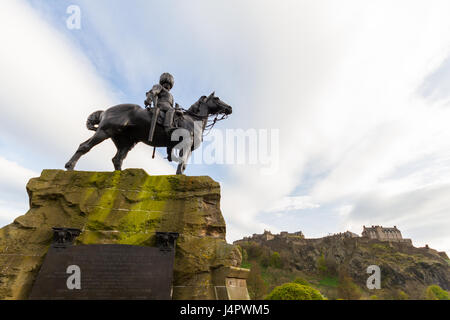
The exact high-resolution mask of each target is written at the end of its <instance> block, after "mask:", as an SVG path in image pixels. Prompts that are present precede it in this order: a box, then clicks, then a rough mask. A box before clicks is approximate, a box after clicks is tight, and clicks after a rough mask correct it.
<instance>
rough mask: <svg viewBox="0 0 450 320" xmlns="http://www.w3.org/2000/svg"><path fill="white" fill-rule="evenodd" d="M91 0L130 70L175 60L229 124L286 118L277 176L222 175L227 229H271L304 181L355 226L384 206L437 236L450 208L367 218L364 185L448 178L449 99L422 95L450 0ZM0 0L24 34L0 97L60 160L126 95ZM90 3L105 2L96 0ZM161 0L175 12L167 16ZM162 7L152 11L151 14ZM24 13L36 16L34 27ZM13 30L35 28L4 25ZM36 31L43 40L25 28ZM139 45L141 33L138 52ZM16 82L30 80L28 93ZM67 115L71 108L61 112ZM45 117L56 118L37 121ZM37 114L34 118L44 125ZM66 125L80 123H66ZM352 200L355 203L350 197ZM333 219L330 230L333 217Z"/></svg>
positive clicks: (249, 170) (11, 126)
mask: <svg viewBox="0 0 450 320" xmlns="http://www.w3.org/2000/svg"><path fill="white" fill-rule="evenodd" d="M91 3H92V2H83V8H82V10H85V11H87V12H88V13H89V14H92V15H96V14H98V15H99V16H98V19H93V22H92V23H93V25H94V26H95V28H94V29H95V32H97V36H99V37H100V38H101V39H103V40H104V42H105V43H106V44H107V46H108V48H109V50H110V52H111V54H114V57H113V58H112V59H113V60H114V63H115V64H117V66H118V68H117V69H118V70H120V72H121V73H123V75H125V76H126V78H127V81H129V82H130V83H139V82H142V77H143V75H142V73H139V72H142V71H140V70H142V69H143V68H146V69H145V70H148V73H155V72H156V71H157V70H160V69H161V68H168V69H172V67H174V68H175V67H176V68H175V69H177V70H178V71H179V73H178V74H180V75H182V78H183V80H184V81H186V82H189V81H188V80H192V83H193V85H194V84H195V86H198V88H196V89H195V90H197V91H198V92H200V94H203V92H202V91H203V90H206V89H210V86H212V87H216V90H217V92H218V95H219V96H220V97H221V98H224V100H225V101H227V102H230V103H231V104H232V105H233V111H234V113H233V115H232V117H230V120H227V124H224V125H223V126H227V127H242V128H243V129H247V128H278V129H280V141H281V144H280V157H279V158H280V170H279V172H278V174H277V175H273V176H261V174H260V168H257V167H255V166H231V167H230V166H229V167H226V168H227V169H229V170H228V172H227V174H228V176H227V179H226V180H222V181H220V182H221V184H222V193H223V197H222V209H223V213H224V216H225V219H226V221H227V223H228V239H229V240H234V239H237V238H240V237H242V236H244V235H247V234H251V233H253V232H260V231H262V229H263V228H270V227H271V226H267V225H266V223H265V222H264V221H260V218H261V216H260V215H259V214H260V213H261V212H264V211H265V210H266V209H267V208H271V207H274V206H276V205H277V204H280V203H281V204H283V203H286V201H287V200H286V199H290V198H289V197H292V196H293V195H298V194H302V195H305V196H308V198H307V199H308V202H310V203H312V204H315V203H320V205H321V209H323V208H324V207H328V206H329V207H334V208H335V209H332V210H330V215H339V212H340V213H341V214H340V215H339V219H341V220H340V221H341V222H342V225H345V226H350V227H351V228H357V229H358V230H356V232H358V233H359V232H360V226H359V227H358V224H369V223H367V222H366V221H368V220H372V218H373V220H378V221H379V223H378V224H388V223H393V222H402V221H403V222H402V223H404V224H405V227H406V228H409V229H408V231H407V233H408V232H410V234H409V235H410V236H411V237H413V238H414V236H417V237H421V239H423V241H426V239H430V240H433V239H438V238H434V237H435V234H433V226H436V225H444V226H446V227H447V229H449V228H450V225H449V221H448V220H441V221H439V220H438V219H431V220H433V221H434V220H435V222H430V224H429V225H427V229H428V230H429V231H428V233H426V232H424V231H423V229H420V230H419V229H417V228H416V227H415V226H414V225H412V224H408V223H407V221H406V220H405V219H403V220H401V221H397V219H396V216H395V213H393V212H391V211H389V213H387V214H386V215H385V214H384V212H381V211H382V209H381V208H379V207H374V208H377V210H372V209H371V210H369V209H367V210H369V211H370V212H371V216H370V217H368V216H364V215H361V216H360V217H359V218H358V219H355V215H356V216H357V215H359V212H360V211H359V210H356V208H360V204H361V203H362V201H363V200H364V201H370V199H374V198H376V199H380V201H384V199H393V198H396V197H398V196H399V195H406V196H404V197H403V196H402V197H399V198H397V199H399V200H398V201H402V202H404V203H406V204H407V203H414V198H412V197H414V196H415V195H416V194H415V193H414V192H413V191H414V190H421V188H434V187H438V186H439V185H445V184H447V183H448V182H449V180H450V171H449V169H450V154H449V152H450V151H448V150H450V139H449V138H450V126H448V125H447V123H446V122H447V121H446V120H447V119H449V116H450V114H449V113H450V111H449V109H446V108H444V107H443V106H444V105H445V101H439V100H425V99H422V98H421V97H420V95H419V94H418V93H420V91H418V88H421V87H422V85H423V82H424V80H425V79H428V75H430V74H432V73H433V72H435V71H436V69H437V68H438V67H439V66H440V65H441V64H442V62H443V61H445V59H446V58H447V56H448V55H449V48H450V40H449V39H450V20H449V19H448V17H447V13H448V12H449V9H450V3H449V2H448V1H445V0H444V1H400V0H399V1H395V3H394V2H392V1H377V2H376V3H374V2H373V1H361V0H352V1H350V0H342V1H288V0H286V1H282V2H269V1H265V2H263V1H253V2H251V1H249V2H245V4H244V3H242V2H238V1H227V2H211V1H193V2H189V4H187V3H186V4H185V3H180V4H178V6H176V7H173V8H172V7H169V6H164V7H163V9H164V10H162V11H161V10H160V9H161V8H159V10H156V11H155V10H152V9H154V7H155V6H154V5H153V4H149V3H148V2H145V3H144V2H140V4H142V6H143V7H139V8H140V9H139V11H135V12H134V14H135V16H133V21H134V23H133V24H132V25H130V26H128V25H125V24H117V21H120V19H118V18H122V17H123V16H122V15H121V13H122V11H121V10H116V11H115V13H114V15H110V14H109V13H111V11H108V10H109V9H108V8H107V7H105V8H104V10H98V6H100V5H101V4H99V3H98V2H96V4H91ZM103 4H104V3H103ZM2 6H3V7H4V8H2V9H8V10H1V13H0V21H2V22H1V23H4V24H6V23H7V25H12V26H14V28H11V27H8V28H5V27H2V28H0V35H2V37H3V38H5V39H6V41H7V43H8V39H9V42H11V47H12V50H9V51H8V50H2V52H1V53H0V64H1V65H0V67H1V68H2V70H3V68H5V69H4V70H6V71H7V72H6V73H2V74H7V75H8V77H7V78H6V77H5V76H3V78H0V83H2V84H3V83H5V84H6V85H5V86H3V87H2V88H0V99H1V103H2V106H7V105H8V106H9V105H14V106H17V107H16V108H15V109H11V108H8V109H6V108H5V117H6V118H7V119H9V121H8V123H5V124H3V123H2V127H3V129H1V130H9V131H12V132H15V134H16V135H17V136H18V135H19V134H23V137H22V138H21V141H22V142H23V143H25V141H29V143H28V144H27V145H28V146H29V147H30V148H33V147H34V146H39V148H41V149H43V148H45V150H46V152H49V153H51V154H52V156H54V157H58V159H61V165H62V164H63V163H64V161H65V159H66V158H67V157H68V156H70V154H71V153H72V152H73V150H74V149H75V147H76V145H77V144H78V143H79V142H81V141H83V139H85V138H86V137H87V136H88V133H87V132H86V131H83V130H84V129H82V124H83V123H84V121H85V117H86V116H87V115H88V114H89V112H91V111H93V109H95V108H92V106H93V105H95V106H104V105H109V104H111V103H112V100H114V99H113V98H112V97H111V95H110V94H109V91H110V90H109V89H108V88H106V87H105V85H104V83H103V82H102V81H101V80H100V79H98V77H97V76H96V72H95V70H93V69H92V67H91V66H90V64H89V62H87V61H86V60H85V59H84V57H83V56H82V55H81V54H80V53H77V52H78V51H77V50H76V49H74V48H73V47H72V46H71V45H70V44H69V43H68V42H67V41H66V40H65V39H63V38H62V37H61V36H59V35H58V34H56V33H55V32H54V31H52V30H51V29H50V28H48V27H46V26H43V25H42V23H41V22H39V21H36V19H37V18H35V17H34V16H33V15H32V14H31V13H30V12H28V11H27V10H25V9H21V10H19V8H18V5H16V4H4V3H2ZM90 6H92V8H94V9H95V8H97V10H89V8H91V7H90ZM84 8H85V9H84ZM13 9H14V12H12V10H13ZM16 9H17V10H16ZM111 10H112V9H111ZM149 12H153V13H156V12H158V13H164V14H158V15H156V18H155V14H149ZM166 13H167V14H166ZM127 14H128V13H127ZM13 16H14V17H15V18H14V19H18V20H20V21H21V22H15V21H14V19H13V18H12V17H13ZM17 17H18V18H17ZM150 17H153V18H155V19H156V20H151V21H150V22H149V23H147V22H148V20H146V19H147V18H150ZM23 20H25V21H27V23H25V25H28V27H27V28H30V29H31V30H22V29H23V28H24V26H23V25H22V24H23V23H24V22H23ZM140 21H142V24H141V23H140ZM16 29H17V30H19V31H20V30H22V31H26V32H22V33H21V32H19V31H17V32H15V33H14V32H13V34H12V35H10V34H9V33H7V31H6V30H8V32H11V31H10V30H16ZM33 30H36V32H33ZM163 31H164V32H163ZM25 35H26V36H27V37H29V38H28V39H32V41H29V42H27V43H25V42H20V41H18V40H17V39H24V36H25ZM133 35H135V36H133ZM147 35H149V36H147ZM156 40H157V41H156ZM30 48H31V49H32V50H30ZM45 48H47V49H45ZM48 48H51V49H48ZM128 48H136V49H135V50H133V52H132V53H131V57H132V58H131V59H129V57H130V56H129V55H128ZM16 52H17V54H16ZM147 53H148V54H147ZM27 59H33V60H30V61H31V62H29V63H27ZM36 60H37V61H39V63H37V61H36ZM41 60H42V63H41ZM14 61H16V63H15V64H14V63H13V62H14ZM17 61H19V62H17ZM23 61H24V62H25V63H23ZM33 62H34V63H33ZM55 64H56V65H57V66H58V68H54V67H53V66H54V65H55ZM183 66H184V67H183ZM169 67H170V68H169ZM14 72H15V73H14ZM12 74H16V77H14V76H13V77H11V76H10V75H12ZM43 74H44V75H45V81H42V78H43V76H42V75H43ZM186 74H189V75H186ZM67 75H70V76H67ZM0 77H2V76H1V75H0ZM442 77H443V75H440V77H439V78H440V79H442ZM10 78H11V79H10ZM33 79H35V80H34V81H33ZM55 79H56V80H55ZM178 79H179V78H178V77H177V81H179V80H178ZM194 80H195V81H194ZM49 81H50V82H49ZM54 82H55V83H54ZM177 83H180V82H177ZM19 88H24V89H25V90H21V91H20V92H18V90H19ZM73 88H76V92H75V90H74V89H73ZM178 88H179V89H178ZM187 88H190V83H188V84H184V89H183V85H178V87H177V89H176V90H180V91H178V92H177V91H175V92H177V93H183V96H184V98H186V99H187V97H188V96H189V95H188V94H185V93H184V91H188V89H187ZM183 90H184V91H183ZM197 91H195V92H197ZM23 92H27V94H26V95H23ZM5 97H7V100H5V99H6V98H5ZM11 97H13V98H11ZM31 98H32V99H33V103H29V101H30V99H31ZM189 98H190V97H189ZM35 99H37V101H36V100H35ZM48 101H50V102H51V103H48ZM47 104H49V105H51V106H52V107H50V108H48V107H47ZM36 106H39V107H36ZM43 106H45V107H43ZM2 108H4V107H2ZM20 108H22V109H20ZM41 109H42V110H41ZM17 110H21V111H20V112H18V111H17ZM22 110H23V111H22ZM46 110H47V111H46ZM2 113H3V109H2ZM66 116H67V117H70V121H69V122H64V121H63V119H64V117H66ZM47 119H53V121H52V122H51V123H50V122H49V121H47ZM39 122H43V123H45V126H44V127H42V126H36V123H39ZM25 125H27V126H28V125H29V126H32V127H33V128H35V129H34V130H33V134H31V133H29V131H27V130H25V128H26V126H25ZM55 126H56V127H55ZM55 131H56V132H58V133H62V132H68V134H67V135H62V134H58V135H57V136H56V137H55ZM111 150H112V148H111V146H108V145H107V144H105V145H104V146H102V147H99V148H98V149H97V150H95V151H93V152H92V153H91V154H90V155H88V156H87V157H86V158H85V159H84V160H82V161H81V162H80V168H104V166H105V161H109V158H110V157H112V153H113V152H112V151H111ZM133 152H135V153H134V156H133ZM133 152H132V153H131V154H130V160H128V159H127V161H128V162H126V164H127V163H128V164H130V163H133V165H134V164H135V165H136V166H140V165H144V167H145V165H148V164H147V159H148V154H145V152H148V153H150V151H149V150H148V151H147V150H144V149H141V150H139V151H138V152H136V151H133ZM62 154H64V155H65V156H64V157H62V156H61V155H62ZM107 155H108V156H107ZM63 158H64V159H63ZM94 160H95V161H96V162H95V161H94ZM58 161H59V160H58ZM156 166H157V167H158V168H159V167H160V166H159V162H158V163H157V164H156ZM145 168H147V167H145ZM161 168H162V169H161V170H166V169H165V167H164V166H161ZM188 173H189V172H188ZM311 173H314V174H313V176H317V177H316V178H315V180H314V181H308V184H309V187H308V190H307V191H306V193H305V192H297V190H298V189H301V188H302V186H303V185H304V184H305V176H307V175H309V174H311ZM308 192H309V194H308ZM429 196H430V197H437V195H436V193H429ZM294 197H295V196H294ZM433 199H434V198H432V200H433ZM435 199H436V201H432V200H431V201H430V202H428V205H427V206H426V207H425V208H426V210H422V209H420V210H419V208H418V207H417V208H416V207H414V206H412V207H411V209H410V213H408V215H411V216H414V217H415V218H414V219H416V220H417V221H423V220H430V219H429V218H430V217H437V216H439V214H440V212H442V211H441V210H442V208H443V207H442V206H444V207H446V205H447V204H446V203H445V202H441V201H440V200H439V199H440V198H435ZM294 202H295V201H294ZM300 203H301V202H300ZM438 203H439V204H438ZM295 206H297V209H299V208H301V206H300V207H298V206H299V204H298V203H296V205H293V207H295ZM342 206H346V207H345V208H346V209H345V210H344V209H342V210H341V211H339V210H338V209H339V208H342ZM449 206H450V204H449ZM349 208H355V209H354V211H350V209H349ZM449 209H450V208H449ZM310 211H311V212H314V208H312V209H311V210H310ZM311 214H313V213H311ZM322 216H323V215H322ZM329 220H330V221H332V219H329ZM333 221H334V220H333ZM323 224H324V229H328V230H329V229H330V226H328V225H326V224H327V219H323ZM397 225H398V226H399V227H400V228H401V229H402V225H401V224H400V223H398V224H397ZM301 227H302V226H298V227H295V229H301ZM427 237H428V238H427ZM442 237H444V235H442ZM446 243H447V244H448V242H446ZM430 245H431V246H432V247H433V243H430ZM446 248H447V250H448V248H449V247H448V245H447V247H446Z"/></svg>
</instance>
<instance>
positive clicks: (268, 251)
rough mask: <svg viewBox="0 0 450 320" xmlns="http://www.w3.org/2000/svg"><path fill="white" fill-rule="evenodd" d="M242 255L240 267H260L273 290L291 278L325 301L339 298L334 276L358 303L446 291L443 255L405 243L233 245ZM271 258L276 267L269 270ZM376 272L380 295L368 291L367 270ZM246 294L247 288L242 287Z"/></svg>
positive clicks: (449, 276) (331, 240) (449, 275)
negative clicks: (343, 279) (352, 288)
mask: <svg viewBox="0 0 450 320" xmlns="http://www.w3.org/2000/svg"><path fill="white" fill-rule="evenodd" d="M235 243H238V244H239V245H240V246H241V247H242V248H243V249H244V250H245V254H244V255H245V256H248V258H246V259H244V260H247V259H248V260H247V261H244V263H246V264H247V265H248V264H251V265H252V268H253V267H254V266H255V264H260V265H261V269H262V275H263V278H264V280H265V281H266V282H267V285H268V286H269V288H268V289H271V288H273V287H274V286H275V285H279V284H281V283H283V282H289V281H292V280H293V279H295V278H296V277H301V278H304V279H307V280H308V281H309V282H310V283H311V284H313V285H314V286H315V287H316V288H318V289H319V290H320V291H321V292H322V293H324V294H325V295H327V296H328V297H329V298H331V299H334V298H343V297H341V296H340V295H339V286H340V283H339V282H340V274H342V273H344V274H345V275H347V276H349V278H350V279H351V281H352V282H354V284H355V285H356V286H357V287H358V288H359V289H358V290H357V291H359V293H360V294H361V298H363V299H364V298H369V297H370V296H372V295H376V296H377V297H378V298H384V299H398V298H401V297H399V293H400V292H404V293H406V295H404V296H408V297H409V298H412V299H421V298H424V291H425V289H426V287H427V286H430V285H439V286H440V287H442V288H443V289H444V290H450V260H449V259H448V257H447V255H446V254H445V253H443V252H438V251H436V250H433V249H431V248H416V247H414V246H412V245H410V244H408V243H399V242H385V241H379V240H371V239H367V238H340V237H324V238H319V239H297V240H289V239H283V238H275V239H273V240H265V241H251V240H250V241H248V240H240V241H236V242H235ZM275 252H277V253H278V254H279V257H280V261H279V263H278V266H276V267H273V266H271V261H270V259H271V257H273V254H274V253H275ZM370 265H377V266H379V267H380V269H381V289H380V290H369V289H368V288H367V287H366V281H367V278H368V277H369V274H367V267H368V266H370ZM248 285H249V290H251V289H252V288H251V286H252V283H250V282H249V283H248Z"/></svg>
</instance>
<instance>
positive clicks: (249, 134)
mask: <svg viewBox="0 0 450 320" xmlns="http://www.w3.org/2000/svg"><path fill="white" fill-rule="evenodd" d="M201 125H202V123H201V121H198V122H196V123H195V129H194V135H191V133H190V132H189V131H188V130H186V129H182V128H179V129H176V130H175V131H174V132H173V134H172V141H180V140H182V141H181V142H179V143H178V144H177V145H176V147H175V148H174V149H173V151H172V159H173V160H174V161H177V162H184V163H186V164H207V165H211V164H220V165H254V166H259V167H260V173H261V174H263V175H272V174H275V173H277V172H278V169H279V164H280V163H279V162H280V161H279V160H280V159H279V151H280V150H279V142H280V141H279V140H280V132H279V129H246V130H244V129H225V130H219V129H212V130H211V131H209V132H208V134H206V135H204V136H203V135H202V128H201ZM191 147H193V148H191ZM191 149H193V150H195V152H192V150H191ZM180 150H182V152H181V153H180V152H179V151H180Z"/></svg>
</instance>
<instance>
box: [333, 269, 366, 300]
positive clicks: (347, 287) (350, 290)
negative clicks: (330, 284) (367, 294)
mask: <svg viewBox="0 0 450 320" xmlns="http://www.w3.org/2000/svg"><path fill="white" fill-rule="evenodd" d="M337 290H338V297H339V298H341V299H345V300H358V299H359V298H361V290H360V288H359V287H358V286H357V285H356V284H355V283H354V282H353V280H352V278H351V277H350V276H349V275H348V273H347V272H346V271H345V270H341V271H340V272H339V284H338V287H337Z"/></svg>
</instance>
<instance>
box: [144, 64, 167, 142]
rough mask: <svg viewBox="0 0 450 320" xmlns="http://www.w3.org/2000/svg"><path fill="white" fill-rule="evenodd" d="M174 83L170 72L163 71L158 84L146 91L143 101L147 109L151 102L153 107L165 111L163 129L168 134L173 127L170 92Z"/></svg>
mask: <svg viewBox="0 0 450 320" xmlns="http://www.w3.org/2000/svg"><path fill="white" fill-rule="evenodd" d="M173 84H174V79H173V76H172V75H171V74H170V73H167V72H165V73H163V74H162V75H161V77H160V78H159V84H156V85H154V86H153V88H152V89H151V90H150V91H148V92H147V93H146V96H147V98H146V99H145V101H144V104H145V106H146V107H147V109H149V107H151V105H152V102H153V106H154V107H155V108H159V109H160V110H161V111H163V112H164V113H165V115H164V122H163V125H164V129H165V131H166V132H167V133H168V134H169V133H170V130H171V129H172V128H173V116H174V114H175V108H174V107H173V96H172V94H171V93H170V89H172V87H173Z"/></svg>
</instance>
